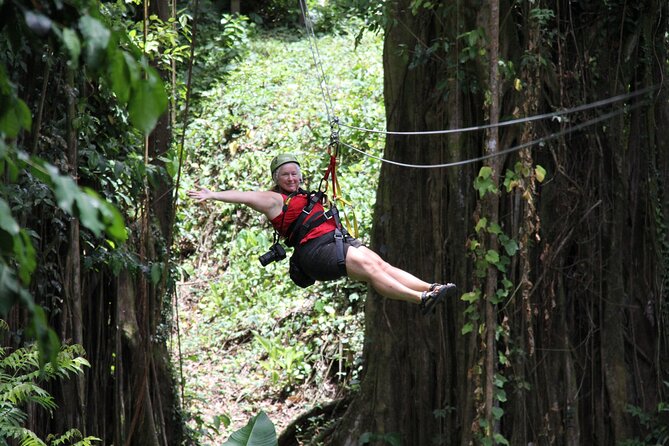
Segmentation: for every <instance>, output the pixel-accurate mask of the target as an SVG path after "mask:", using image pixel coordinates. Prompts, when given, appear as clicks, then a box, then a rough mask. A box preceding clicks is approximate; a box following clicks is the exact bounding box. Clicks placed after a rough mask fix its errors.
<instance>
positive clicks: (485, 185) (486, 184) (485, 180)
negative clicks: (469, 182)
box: [474, 166, 497, 198]
mask: <svg viewBox="0 0 669 446" xmlns="http://www.w3.org/2000/svg"><path fill="white" fill-rule="evenodd" d="M474 189H476V190H477V191H478V193H479V198H483V197H484V196H485V194H486V193H488V192H491V193H497V188H496V187H495V184H494V183H493V179H492V168H490V167H489V166H483V167H481V170H479V174H478V176H477V177H476V179H475V180H474Z"/></svg>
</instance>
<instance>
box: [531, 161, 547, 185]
mask: <svg viewBox="0 0 669 446" xmlns="http://www.w3.org/2000/svg"><path fill="white" fill-rule="evenodd" d="M534 176H535V177H536V178H537V181H538V182H540V183H542V182H543V181H544V178H546V169H544V168H543V167H541V166H540V165H538V164H537V166H536V167H535V168H534Z"/></svg>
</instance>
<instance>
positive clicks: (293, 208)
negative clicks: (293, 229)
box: [271, 194, 336, 244]
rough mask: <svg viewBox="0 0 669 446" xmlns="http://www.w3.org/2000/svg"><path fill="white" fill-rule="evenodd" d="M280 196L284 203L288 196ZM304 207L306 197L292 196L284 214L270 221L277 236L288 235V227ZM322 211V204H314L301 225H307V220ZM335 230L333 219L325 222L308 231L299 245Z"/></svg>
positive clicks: (301, 195) (302, 195)
mask: <svg viewBox="0 0 669 446" xmlns="http://www.w3.org/2000/svg"><path fill="white" fill-rule="evenodd" d="M281 196H282V197H283V201H284V203H285V201H286V199H287V198H288V195H285V194H281ZM306 205H307V196H306V195H304V194H297V195H295V196H293V197H292V198H291V199H290V201H289V202H288V209H286V211H285V212H281V213H280V214H279V215H277V216H276V217H274V218H273V219H272V220H271V223H272V226H274V229H276V231H277V232H278V233H279V235H281V236H282V237H285V236H286V235H287V234H288V229H289V228H290V225H291V224H293V222H294V221H295V220H296V219H297V217H298V216H299V215H300V213H301V212H302V209H304V207H305V206H306ZM324 210H325V209H324V208H323V205H322V204H320V203H316V205H315V206H314V207H313V209H312V210H311V213H310V214H309V216H308V217H307V218H306V219H305V220H304V222H303V223H308V222H309V220H310V219H311V218H313V216H314V215H318V214H320V213H321V212H323V211H324ZM335 228H336V224H335V221H334V219H333V218H331V219H329V220H326V221H324V222H323V223H322V224H320V225H318V226H316V227H315V228H313V229H312V230H311V231H309V232H308V233H307V235H305V236H304V238H303V239H302V240H301V241H300V244H303V243H305V242H307V241H309V240H311V239H314V238H316V237H320V236H321V235H323V234H327V233H328V232H332V231H334V230H335Z"/></svg>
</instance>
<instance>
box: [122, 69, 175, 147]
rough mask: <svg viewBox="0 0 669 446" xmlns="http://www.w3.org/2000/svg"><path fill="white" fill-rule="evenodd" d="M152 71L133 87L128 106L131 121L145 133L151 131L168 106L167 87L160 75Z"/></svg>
mask: <svg viewBox="0 0 669 446" xmlns="http://www.w3.org/2000/svg"><path fill="white" fill-rule="evenodd" d="M151 73H152V75H150V76H149V78H148V79H146V80H142V81H140V82H139V83H138V84H137V85H136V88H133V90H132V94H131V97H130V104H129V107H128V112H129V113H130V121H131V122H132V123H133V125H134V126H135V127H137V128H138V129H140V130H141V131H142V132H144V134H149V133H151V131H152V130H153V128H154V127H155V126H156V122H157V121H158V118H160V116H161V115H162V114H163V113H164V112H165V109H166V107H167V94H166V93H165V88H164V87H163V84H162V82H160V81H159V78H158V76H157V75H155V73H153V72H151Z"/></svg>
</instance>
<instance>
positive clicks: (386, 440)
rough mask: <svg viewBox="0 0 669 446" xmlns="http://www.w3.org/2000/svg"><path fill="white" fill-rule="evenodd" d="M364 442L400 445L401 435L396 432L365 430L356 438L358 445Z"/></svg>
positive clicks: (389, 445)
mask: <svg viewBox="0 0 669 446" xmlns="http://www.w3.org/2000/svg"><path fill="white" fill-rule="evenodd" d="M365 444H386V445H388V446H402V437H401V436H400V434H398V433H394V432H391V433H388V434H375V433H372V432H365V433H363V434H362V435H360V438H358V445H360V446H362V445H365Z"/></svg>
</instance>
